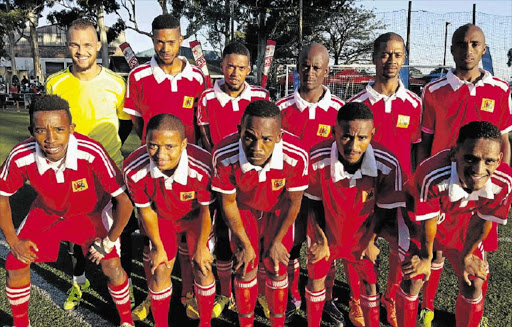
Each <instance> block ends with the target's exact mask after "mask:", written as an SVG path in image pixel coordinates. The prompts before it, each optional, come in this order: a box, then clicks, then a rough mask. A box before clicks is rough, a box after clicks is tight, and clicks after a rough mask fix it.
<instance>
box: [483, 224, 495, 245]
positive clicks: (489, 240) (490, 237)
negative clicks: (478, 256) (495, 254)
mask: <svg viewBox="0 0 512 327" xmlns="http://www.w3.org/2000/svg"><path fill="white" fill-rule="evenodd" d="M483 243H484V250H485V251H486V252H491V251H497V250H498V224H497V223H495V222H493V223H492V228H491V231H490V232H489V235H487V237H486V238H485V240H484V241H483Z"/></svg>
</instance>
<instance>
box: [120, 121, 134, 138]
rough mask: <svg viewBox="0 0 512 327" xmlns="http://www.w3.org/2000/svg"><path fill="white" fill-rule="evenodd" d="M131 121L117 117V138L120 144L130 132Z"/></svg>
mask: <svg viewBox="0 0 512 327" xmlns="http://www.w3.org/2000/svg"><path fill="white" fill-rule="evenodd" d="M132 126H133V123H132V121H131V120H129V119H128V120H124V119H119V131H118V134H119V138H120V139H121V144H124V141H126V139H127V138H128V136H129V135H130V132H131V131H132Z"/></svg>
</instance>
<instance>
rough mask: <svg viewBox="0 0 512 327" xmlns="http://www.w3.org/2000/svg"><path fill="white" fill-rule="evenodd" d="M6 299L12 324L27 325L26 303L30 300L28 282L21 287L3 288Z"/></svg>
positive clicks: (22, 326)
mask: <svg viewBox="0 0 512 327" xmlns="http://www.w3.org/2000/svg"><path fill="white" fill-rule="evenodd" d="M5 293H6V294H7V299H8V300H9V304H10V305H11V311H12V319H13V326H16V327H28V326H29V325H30V322H29V320H28V303H29V301H30V283H28V284H27V285H25V286H21V287H9V286H7V287H6V288H5Z"/></svg>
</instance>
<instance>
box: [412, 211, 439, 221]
mask: <svg viewBox="0 0 512 327" xmlns="http://www.w3.org/2000/svg"><path fill="white" fill-rule="evenodd" d="M440 213H441V212H440V211H436V212H432V213H427V214H425V215H416V221H423V220H429V219H432V218H435V217H437V216H439V214H440Z"/></svg>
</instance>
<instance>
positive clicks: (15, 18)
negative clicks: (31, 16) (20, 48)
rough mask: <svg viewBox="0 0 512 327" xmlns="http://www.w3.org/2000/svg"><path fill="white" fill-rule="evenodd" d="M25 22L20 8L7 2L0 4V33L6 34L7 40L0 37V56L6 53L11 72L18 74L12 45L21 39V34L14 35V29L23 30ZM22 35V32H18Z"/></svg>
mask: <svg viewBox="0 0 512 327" xmlns="http://www.w3.org/2000/svg"><path fill="white" fill-rule="evenodd" d="M24 22H25V14H24V12H23V11H22V10H20V9H12V8H11V6H10V4H9V2H8V1H6V2H5V3H3V4H1V6H0V34H1V35H7V42H5V40H4V38H0V57H3V56H6V55H8V56H9V58H10V59H11V73H12V75H18V69H17V68H16V53H15V51H14V46H15V45H16V43H18V41H19V40H20V39H21V36H18V37H16V35H15V31H23V28H24ZM18 35H22V33H21V32H20V33H18Z"/></svg>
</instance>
